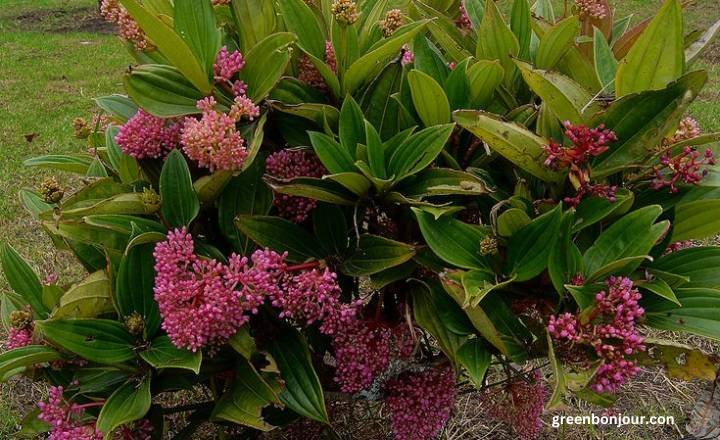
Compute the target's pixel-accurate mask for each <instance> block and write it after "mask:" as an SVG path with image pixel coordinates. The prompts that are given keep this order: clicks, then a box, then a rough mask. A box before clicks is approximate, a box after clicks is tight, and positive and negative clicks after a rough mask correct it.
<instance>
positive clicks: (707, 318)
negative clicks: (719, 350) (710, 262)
mask: <svg viewBox="0 0 720 440" xmlns="http://www.w3.org/2000/svg"><path fill="white" fill-rule="evenodd" d="M675 295H676V296H677V299H678V301H680V304H682V306H681V307H680V306H678V305H677V304H674V303H673V302H671V301H668V300H665V299H661V298H658V297H653V298H651V299H646V300H645V301H644V302H643V307H644V308H645V318H646V323H647V325H649V326H651V327H656V328H660V329H663V330H671V331H678V332H684V333H685V332H688V333H694V334H697V335H700V336H704V337H706V338H711V339H714V340H720V315H718V313H717V309H718V307H720V290H717V289H704V288H689V289H685V288H679V289H675Z"/></svg>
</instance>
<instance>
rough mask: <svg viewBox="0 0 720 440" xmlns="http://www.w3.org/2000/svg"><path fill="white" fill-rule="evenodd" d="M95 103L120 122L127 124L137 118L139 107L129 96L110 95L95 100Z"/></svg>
mask: <svg viewBox="0 0 720 440" xmlns="http://www.w3.org/2000/svg"><path fill="white" fill-rule="evenodd" d="M95 103H96V104H97V105H98V107H100V108H101V109H103V110H104V111H105V112H106V113H107V114H108V115H110V116H111V117H112V118H113V119H116V120H117V121H118V122H121V123H125V122H127V121H128V119H130V118H132V117H133V116H135V113H137V111H138V106H137V105H135V103H134V102H132V100H131V99H129V98H128V97H127V96H123V95H117V94H116V95H109V96H101V97H99V98H95Z"/></svg>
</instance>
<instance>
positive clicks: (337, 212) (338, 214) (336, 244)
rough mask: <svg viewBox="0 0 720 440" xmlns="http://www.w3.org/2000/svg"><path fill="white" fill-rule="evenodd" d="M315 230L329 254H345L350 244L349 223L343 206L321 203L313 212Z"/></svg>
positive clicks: (316, 235)
mask: <svg viewBox="0 0 720 440" xmlns="http://www.w3.org/2000/svg"><path fill="white" fill-rule="evenodd" d="M312 223H313V232H314V233H315V237H317V239H318V241H319V242H320V244H321V245H322V247H323V250H324V251H325V252H326V253H327V254H328V255H338V256H339V255H343V254H344V253H345V251H346V250H347V249H348V247H349V246H350V238H349V235H348V233H349V230H348V224H347V221H346V220H345V214H344V213H343V210H342V208H341V207H339V206H337V205H332V204H329V203H320V204H319V205H318V206H317V207H316V208H315V209H314V210H313V213H312Z"/></svg>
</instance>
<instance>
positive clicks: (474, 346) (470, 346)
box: [457, 0, 525, 388]
mask: <svg viewBox="0 0 720 440" xmlns="http://www.w3.org/2000/svg"><path fill="white" fill-rule="evenodd" d="M521 1H525V0H521ZM491 359H492V357H491V356H490V352H489V351H488V349H487V347H486V346H485V344H484V343H483V342H482V341H481V340H480V339H479V338H474V339H469V340H467V341H466V342H465V343H464V344H463V345H462V346H460V348H459V349H458V351H457V360H458V362H459V363H460V365H462V366H463V367H464V368H465V371H467V373H468V376H470V380H471V381H472V383H473V384H474V385H475V387H477V388H480V387H482V386H483V380H484V379H485V373H487V370H488V368H489V367H490V360H491Z"/></svg>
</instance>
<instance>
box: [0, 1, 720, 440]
mask: <svg viewBox="0 0 720 440" xmlns="http://www.w3.org/2000/svg"><path fill="white" fill-rule="evenodd" d="M268 1H269V0H268ZM500 1H501V2H503V3H507V2H508V0H500ZM614 3H615V6H616V7H617V9H618V11H617V15H618V16H625V15H628V14H630V13H634V14H635V17H634V18H633V22H637V21H639V19H641V18H644V17H645V16H647V15H649V14H651V13H652V11H654V10H657V8H659V7H660V4H661V3H662V1H661V0H623V1H616V2H614ZM556 6H557V9H556V10H557V11H558V12H559V13H560V12H561V11H562V2H556ZM96 8H97V2H96V1H94V0H33V1H28V0H0V115H2V117H0V241H5V240H7V241H10V242H11V243H12V244H13V245H14V246H15V247H16V249H18V250H19V251H20V253H21V254H23V255H24V256H25V257H27V258H28V259H29V260H31V261H33V262H34V263H35V265H36V267H37V269H38V271H39V272H40V273H44V274H47V273H51V272H59V273H60V274H61V275H62V274H64V275H71V274H72V273H73V270H74V269H73V267H71V266H68V264H67V263H66V260H65V259H64V258H62V256H59V255H57V254H56V253H54V252H53V251H52V248H51V246H50V245H49V243H48V242H47V239H46V238H45V237H44V236H43V235H42V232H41V231H40V230H39V228H38V227H37V225H36V224H35V223H34V222H33V221H32V220H31V219H30V217H29V215H27V214H26V213H25V212H24V211H23V209H22V207H21V205H20V204H19V202H18V199H17V192H18V190H19V189H20V188H22V187H36V186H37V184H38V183H39V182H40V180H41V179H42V176H43V175H46V172H42V171H38V170H31V169H25V168H24V167H23V165H22V163H23V161H24V160H25V159H27V158H29V157H32V156H36V155H41V154H47V153H64V152H77V151H81V150H82V149H83V148H85V142H84V141H80V140H77V139H75V138H74V137H73V128H72V121H73V119H74V118H76V117H78V116H82V117H86V118H88V117H89V116H90V115H91V114H92V112H93V108H94V105H93V101H92V98H93V97H96V96H102V95H106V94H110V93H115V92H119V91H121V90H122V84H121V78H122V73H123V71H124V70H125V69H126V68H127V66H128V65H129V64H130V63H131V62H132V60H131V58H130V56H129V55H128V54H127V53H126V52H125V50H124V48H123V44H122V42H121V41H120V40H119V39H118V38H117V37H116V36H115V35H114V34H113V30H112V28H111V27H109V26H108V25H107V24H105V23H104V22H103V21H102V20H101V19H100V18H99V17H98V15H97V10H96ZM686 17H687V29H686V32H689V31H690V30H692V29H695V28H697V27H702V26H707V25H709V24H710V23H711V22H713V21H715V20H717V19H718V18H720V17H719V14H718V9H717V0H697V1H695V2H692V4H690V5H689V6H688V8H687V13H686ZM695 67H698V68H703V69H706V70H708V71H709V74H710V80H709V84H708V86H707V87H706V89H705V91H704V92H703V94H702V95H701V96H700V98H699V99H698V100H697V101H696V102H695V103H694V104H693V106H692V107H691V109H690V113H691V114H692V116H694V117H695V118H696V119H698V121H699V122H700V123H701V126H702V127H703V129H704V130H705V131H718V130H720V42H717V41H716V42H715V43H714V45H713V47H712V48H711V50H709V51H708V52H707V53H706V54H705V55H704V57H703V59H702V60H701V61H700V62H698V63H697V65H696V66H695ZM67 183H68V184H70V185H72V182H67ZM66 280H70V277H68V278H66ZM6 288H7V287H6V284H5V280H4V278H2V277H0V292H2V291H3V290H4V289H6ZM20 383H21V384H23V385H24V384H27V382H20ZM14 384H19V383H18V382H14ZM30 387H31V386H30V385H27V386H23V387H17V386H16V387H9V386H5V385H3V386H0V438H14V432H15V427H16V425H17V424H18V422H19V420H18V418H19V417H20V412H21V411H20V410H19V408H18V405H21V404H22V402H31V401H33V400H37V395H35V396H32V397H31V398H29V397H28V396H29V395H30V394H37V393H39V392H40V391H38V390H36V389H34V388H33V389H31V388H30ZM17 388H21V389H17ZM642 388H643V386H637V387H634V388H632V390H634V391H633V392H640V391H642ZM683 389H684V388H683ZM679 392H682V391H679ZM657 394H658V395H660V396H662V393H660V392H659V390H658V393H657ZM631 396H632V393H630V394H629V395H628V396H626V399H629V398H631ZM641 397H642V396H641ZM645 397H647V396H645ZM685 400H686V401H688V402H692V395H691V396H686V399H685ZM664 403H665V402H650V403H647V405H646V407H651V405H659V406H661V407H663V405H664ZM663 409H664V407H663ZM588 435H589V434H588ZM648 435H651V434H648ZM568 438H570V437H568ZM573 438H574V437H573ZM578 438H579V437H578ZM585 438H587V437H585ZM592 438H595V436H594V435H593V436H592ZM624 438H645V437H643V436H640V437H630V436H629V435H628V436H627V437H624ZM647 438H652V437H647ZM654 438H658V437H654ZM668 438H669V437H668Z"/></svg>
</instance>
